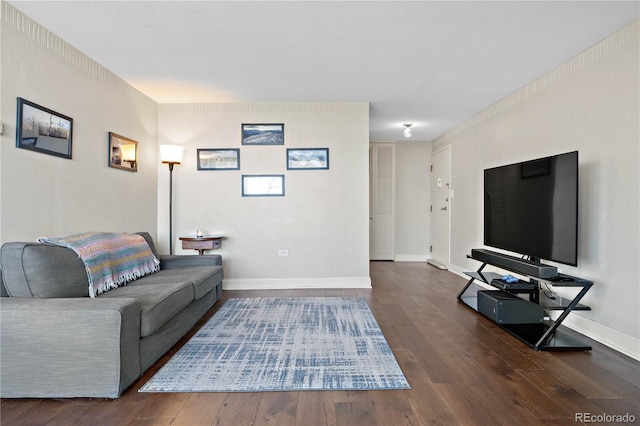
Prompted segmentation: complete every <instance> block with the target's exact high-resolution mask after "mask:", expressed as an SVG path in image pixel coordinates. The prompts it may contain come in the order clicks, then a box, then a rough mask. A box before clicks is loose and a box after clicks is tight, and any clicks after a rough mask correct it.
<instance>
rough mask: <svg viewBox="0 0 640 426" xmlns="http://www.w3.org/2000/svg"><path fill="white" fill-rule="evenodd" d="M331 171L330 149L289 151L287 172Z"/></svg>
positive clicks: (290, 149) (291, 149) (297, 149)
mask: <svg viewBox="0 0 640 426" xmlns="http://www.w3.org/2000/svg"><path fill="white" fill-rule="evenodd" d="M327 169H329V148H289V149H287V170H327Z"/></svg>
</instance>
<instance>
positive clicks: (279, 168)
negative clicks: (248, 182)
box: [158, 102, 370, 288]
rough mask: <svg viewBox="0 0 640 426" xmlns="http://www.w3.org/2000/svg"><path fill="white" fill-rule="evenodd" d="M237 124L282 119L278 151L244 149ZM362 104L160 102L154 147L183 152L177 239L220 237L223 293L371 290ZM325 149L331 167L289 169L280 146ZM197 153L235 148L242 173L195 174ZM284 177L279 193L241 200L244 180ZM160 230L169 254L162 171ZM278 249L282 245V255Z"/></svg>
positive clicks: (161, 172) (177, 182)
mask: <svg viewBox="0 0 640 426" xmlns="http://www.w3.org/2000/svg"><path fill="white" fill-rule="evenodd" d="M242 123H284V125H285V145H284V146H247V145H241V135H240V133H241V124H242ZM368 135H369V106H368V103H366V102H358V103H331V102H319V103H295V102H292V103H252V104H188V105H184V104H162V105H160V107H159V143H160V144H177V145H182V146H184V148H185V152H184V161H183V163H182V164H181V165H180V166H176V168H175V169H174V172H173V184H174V188H173V194H174V199H173V204H174V224H173V229H174V235H173V237H174V247H175V249H174V253H177V254H181V253H193V252H192V251H188V252H185V251H183V250H182V249H181V247H180V244H179V241H178V242H177V243H176V241H177V238H178V237H180V236H185V235H194V234H195V232H196V229H203V230H204V231H205V233H222V234H224V235H225V237H226V239H225V240H224V241H223V243H222V248H221V249H220V250H218V253H220V254H222V256H223V262H224V267H225V288H291V287H325V288H328V287H369V286H370V279H369V263H368V259H369V253H368V247H369V229H368V185H369V181H368V149H369V140H368ZM325 147H326V148H329V155H330V169H329V170H307V171H300V170H287V168H286V149H287V148H325ZM198 148H240V165H241V170H233V171H198V170H197V164H196V150H197V149H198ZM243 174H284V175H285V196H284V197H242V196H241V175H243ZM158 176H159V182H158V200H159V205H158V224H159V228H158V234H159V243H160V249H161V251H163V252H167V253H168V251H169V248H168V227H169V226H168V224H169V222H168V220H169V219H168V204H169V202H168V184H169V171H168V168H167V166H166V165H158ZM278 249H288V250H289V256H287V257H280V256H278V255H277V252H278Z"/></svg>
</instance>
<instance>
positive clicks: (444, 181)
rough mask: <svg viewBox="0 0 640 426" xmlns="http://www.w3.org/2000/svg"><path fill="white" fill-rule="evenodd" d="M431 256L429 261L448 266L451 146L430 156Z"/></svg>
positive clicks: (442, 266) (443, 266) (439, 265)
mask: <svg viewBox="0 0 640 426" xmlns="http://www.w3.org/2000/svg"><path fill="white" fill-rule="evenodd" d="M431 164H432V166H431V167H432V168H431V256H430V260H429V263H432V264H434V265H435V266H438V267H441V268H448V266H449V262H450V257H449V242H450V235H451V232H450V231H451V230H450V224H451V221H450V218H451V202H450V201H451V148H450V147H449V146H446V147H444V148H442V149H440V150H438V151H436V152H434V153H433V154H432V156H431Z"/></svg>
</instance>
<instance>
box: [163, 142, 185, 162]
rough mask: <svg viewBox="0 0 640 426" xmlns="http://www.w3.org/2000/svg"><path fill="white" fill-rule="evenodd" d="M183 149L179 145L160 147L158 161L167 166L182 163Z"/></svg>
mask: <svg viewBox="0 0 640 426" xmlns="http://www.w3.org/2000/svg"><path fill="white" fill-rule="evenodd" d="M183 152H184V147H183V146H180V145H160V161H162V162H163V163H169V164H180V163H182V153H183Z"/></svg>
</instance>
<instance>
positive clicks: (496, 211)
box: [484, 151, 578, 266]
mask: <svg viewBox="0 0 640 426" xmlns="http://www.w3.org/2000/svg"><path fill="white" fill-rule="evenodd" d="M484 244H485V245H486V246H490V247H496V248H500V249H503V250H508V251H512V252H515V253H519V254H521V255H524V256H526V258H528V259H529V260H541V259H546V260H550V261H553V262H558V263H564V264H567V265H572V266H576V265H577V264H578V152H577V151H574V152H568V153H565V154H559V155H554V156H551V157H545V158H538V159H535V160H530V161H524V162H520V163H514V164H508V165H505V166H500V167H494V168H490V169H486V170H485V171H484Z"/></svg>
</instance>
